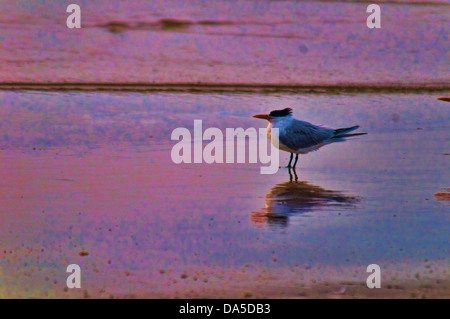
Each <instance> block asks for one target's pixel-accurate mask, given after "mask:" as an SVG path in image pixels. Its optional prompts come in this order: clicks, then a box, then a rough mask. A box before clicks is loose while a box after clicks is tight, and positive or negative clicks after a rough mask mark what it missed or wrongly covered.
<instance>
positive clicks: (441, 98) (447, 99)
mask: <svg viewBox="0 0 450 319" xmlns="http://www.w3.org/2000/svg"><path fill="white" fill-rule="evenodd" d="M437 99H438V100H439V101H445V102H450V97H438V98H437Z"/></svg>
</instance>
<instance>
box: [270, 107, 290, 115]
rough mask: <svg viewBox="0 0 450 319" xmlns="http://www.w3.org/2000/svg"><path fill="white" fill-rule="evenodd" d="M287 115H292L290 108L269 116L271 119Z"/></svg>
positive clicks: (274, 112) (273, 112)
mask: <svg viewBox="0 0 450 319" xmlns="http://www.w3.org/2000/svg"><path fill="white" fill-rule="evenodd" d="M288 115H292V109H291V108H290V107H287V108H285V109H283V110H275V111H272V112H270V113H269V116H271V117H282V116H288Z"/></svg>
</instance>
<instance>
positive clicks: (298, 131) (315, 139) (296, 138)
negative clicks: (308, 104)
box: [279, 120, 334, 150]
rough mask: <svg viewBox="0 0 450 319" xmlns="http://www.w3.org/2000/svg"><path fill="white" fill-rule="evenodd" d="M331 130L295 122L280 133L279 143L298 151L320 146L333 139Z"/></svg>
mask: <svg viewBox="0 0 450 319" xmlns="http://www.w3.org/2000/svg"><path fill="white" fill-rule="evenodd" d="M333 135H334V132H333V130H332V129H329V128H325V127H320V126H316V125H313V124H311V123H308V122H303V121H298V120H295V121H293V122H292V124H290V125H289V126H287V127H286V128H284V130H283V131H282V132H280V136H279V139H280V143H281V144H283V145H286V146H287V147H289V148H290V149H293V150H298V149H302V148H309V147H312V146H315V145H320V144H322V143H323V142H324V141H326V140H328V139H329V138H331V137H333Z"/></svg>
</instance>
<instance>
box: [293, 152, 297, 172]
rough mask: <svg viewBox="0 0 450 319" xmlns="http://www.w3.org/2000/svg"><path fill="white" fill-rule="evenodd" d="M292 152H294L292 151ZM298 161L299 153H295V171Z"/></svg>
mask: <svg viewBox="0 0 450 319" xmlns="http://www.w3.org/2000/svg"><path fill="white" fill-rule="evenodd" d="M291 154H292V153H291ZM297 161H298V154H295V162H294V166H292V168H293V169H294V171H295V166H296V165H297Z"/></svg>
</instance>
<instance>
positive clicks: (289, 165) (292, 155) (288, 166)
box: [286, 153, 294, 168]
mask: <svg viewBox="0 0 450 319" xmlns="http://www.w3.org/2000/svg"><path fill="white" fill-rule="evenodd" d="M292 158H294V153H291V158H290V159H289V164H288V165H287V166H286V168H291V162H292Z"/></svg>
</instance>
